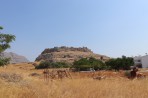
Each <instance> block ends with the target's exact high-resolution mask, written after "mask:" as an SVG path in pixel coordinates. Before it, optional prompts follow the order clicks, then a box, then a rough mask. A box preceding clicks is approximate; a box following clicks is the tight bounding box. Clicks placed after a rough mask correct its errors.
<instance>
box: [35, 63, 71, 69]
mask: <svg viewBox="0 0 148 98" xmlns="http://www.w3.org/2000/svg"><path fill="white" fill-rule="evenodd" d="M69 67H70V65H69V64H67V63H65V62H50V61H42V62H41V63H40V64H39V65H38V66H36V67H35V68H36V69H44V68H69Z"/></svg>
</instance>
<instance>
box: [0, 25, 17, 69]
mask: <svg viewBox="0 0 148 98" xmlns="http://www.w3.org/2000/svg"><path fill="white" fill-rule="evenodd" d="M0 30H3V27H1V26H0ZM12 41H15V36H14V35H11V34H3V33H1V32H0V54H1V53H2V52H4V51H5V50H6V49H8V48H10V43H11V42H12ZM8 61H9V59H8V58H2V57H1V56H0V66H4V65H6V64H8Z"/></svg>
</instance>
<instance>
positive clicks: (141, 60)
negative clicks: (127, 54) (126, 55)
mask: <svg viewBox="0 0 148 98" xmlns="http://www.w3.org/2000/svg"><path fill="white" fill-rule="evenodd" d="M133 59H134V63H135V65H136V66H141V67H142V68H148V55H145V56H136V57H134V58H133Z"/></svg>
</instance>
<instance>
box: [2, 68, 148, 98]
mask: <svg viewBox="0 0 148 98" xmlns="http://www.w3.org/2000/svg"><path fill="white" fill-rule="evenodd" d="M30 68H32V67H30ZM12 69H15V70H14V71H13V70H12ZM0 72H6V73H7V72H14V73H18V74H20V75H21V76H22V77H23V80H21V81H19V82H16V83H13V82H5V81H4V80H2V79H0V98H148V80H147V79H141V80H128V79H126V78H117V77H110V78H106V79H104V80H93V79H92V78H87V77H85V78H82V77H81V78H79V77H78V75H80V76H81V73H80V74H78V73H73V74H72V76H74V75H75V74H76V76H77V78H73V79H63V80H53V81H50V80H49V81H44V79H42V78H39V77H31V76H28V75H29V74H30V73H32V72H37V73H40V70H38V71H36V70H28V69H22V68H20V67H18V66H17V67H16V66H15V67H13V66H9V67H7V68H0Z"/></svg>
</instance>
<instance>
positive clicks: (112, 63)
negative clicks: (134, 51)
mask: <svg viewBox="0 0 148 98" xmlns="http://www.w3.org/2000/svg"><path fill="white" fill-rule="evenodd" d="M106 65H107V66H109V67H110V68H111V69H114V70H117V71H118V70H120V69H122V70H129V69H130V66H133V65H134V61H133V58H131V57H125V56H122V58H117V59H110V60H109V61H107V62H106Z"/></svg>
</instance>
